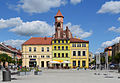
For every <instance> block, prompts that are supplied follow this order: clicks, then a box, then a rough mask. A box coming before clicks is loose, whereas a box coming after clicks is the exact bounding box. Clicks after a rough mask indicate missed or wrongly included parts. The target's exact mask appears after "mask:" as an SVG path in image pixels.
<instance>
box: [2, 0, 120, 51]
mask: <svg viewBox="0 0 120 83" xmlns="http://www.w3.org/2000/svg"><path fill="white" fill-rule="evenodd" d="M59 9H60V10H61V12H62V14H63V15H64V26H69V28H70V30H72V31H71V32H72V33H73V36H77V37H79V38H81V39H84V40H89V41H90V51H91V52H93V53H96V52H101V51H102V50H103V48H105V47H106V46H110V45H113V44H114V43H117V42H118V41H119V39H120V37H119V33H120V28H119V27H120V18H119V17H120V0H112V1H111V0H0V42H4V43H6V44H9V45H12V46H14V47H17V48H19V46H20V44H21V43H23V42H24V41H25V40H28V39H29V38H30V37H31V36H34V37H39V36H40V37H44V36H51V35H52V34H53V33H54V27H53V26H54V16H55V15H56V13H57V11H58V10H59Z"/></svg>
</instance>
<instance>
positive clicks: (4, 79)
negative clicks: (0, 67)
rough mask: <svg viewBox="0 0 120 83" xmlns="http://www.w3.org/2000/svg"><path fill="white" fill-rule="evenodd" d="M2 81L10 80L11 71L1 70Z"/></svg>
mask: <svg viewBox="0 0 120 83" xmlns="http://www.w3.org/2000/svg"><path fill="white" fill-rule="evenodd" d="M3 81H11V72H10V71H3Z"/></svg>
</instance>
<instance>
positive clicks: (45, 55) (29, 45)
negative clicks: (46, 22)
mask: <svg viewBox="0 0 120 83" xmlns="http://www.w3.org/2000/svg"><path fill="white" fill-rule="evenodd" d="M51 39H52V38H47V37H44V38H41V37H32V38H30V39H29V40H28V41H26V42H25V43H24V44H23V45H22V50H23V51H22V54H23V57H22V60H23V64H22V66H26V67H36V66H39V67H44V68H47V67H49V61H51V60H52V45H51Z"/></svg>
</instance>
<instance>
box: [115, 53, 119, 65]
mask: <svg viewBox="0 0 120 83" xmlns="http://www.w3.org/2000/svg"><path fill="white" fill-rule="evenodd" d="M114 60H115V62H116V63H119V62H120V53H117V55H115V56H114Z"/></svg>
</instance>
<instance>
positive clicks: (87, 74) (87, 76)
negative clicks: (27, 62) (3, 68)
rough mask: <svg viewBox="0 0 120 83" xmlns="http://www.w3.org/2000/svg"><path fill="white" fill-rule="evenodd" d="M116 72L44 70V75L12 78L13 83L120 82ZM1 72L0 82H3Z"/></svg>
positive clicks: (119, 75)
mask: <svg viewBox="0 0 120 83" xmlns="http://www.w3.org/2000/svg"><path fill="white" fill-rule="evenodd" d="M116 72H117V71H114V72H107V71H105V70H104V71H96V70H95V71H94V70H92V71H91V70H79V71H77V70H43V73H42V75H27V76H16V75H14V76H12V78H16V79H17V80H12V81H11V83H120V78H119V79H118V77H120V74H118V73H116ZM1 74H2V73H0V83H1V82H2V81H1V80H2V77H1V76H2V75H1ZM95 74H97V75H95ZM98 74H100V75H98ZM105 77H106V78H105Z"/></svg>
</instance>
